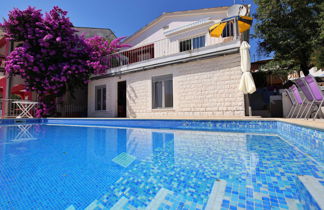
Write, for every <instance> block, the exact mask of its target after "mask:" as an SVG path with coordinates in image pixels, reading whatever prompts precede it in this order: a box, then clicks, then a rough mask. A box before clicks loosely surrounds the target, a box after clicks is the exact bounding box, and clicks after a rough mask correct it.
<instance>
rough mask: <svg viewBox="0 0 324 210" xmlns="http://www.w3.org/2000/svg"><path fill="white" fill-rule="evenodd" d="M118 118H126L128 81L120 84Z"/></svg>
mask: <svg viewBox="0 0 324 210" xmlns="http://www.w3.org/2000/svg"><path fill="white" fill-rule="evenodd" d="M117 89H118V90H117V91H118V95H117V96H118V99H117V101H118V102H117V103H118V117H126V81H122V82H118V87H117Z"/></svg>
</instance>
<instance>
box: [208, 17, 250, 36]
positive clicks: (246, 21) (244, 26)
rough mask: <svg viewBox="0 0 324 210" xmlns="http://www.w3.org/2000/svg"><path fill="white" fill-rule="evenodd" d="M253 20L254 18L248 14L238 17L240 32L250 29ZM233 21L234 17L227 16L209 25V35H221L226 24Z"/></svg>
mask: <svg viewBox="0 0 324 210" xmlns="http://www.w3.org/2000/svg"><path fill="white" fill-rule="evenodd" d="M252 20H253V18H252V17H248V16H239V17H237V24H238V28H239V32H240V33H243V32H244V31H247V30H249V29H250V27H251V25H252ZM231 21H233V18H231V19H229V18H225V19H223V20H222V22H220V23H216V24H214V25H212V26H211V27H209V35H210V36H211V37H220V36H221V35H222V33H223V30H224V28H225V27H226V25H227V24H228V23H229V22H231Z"/></svg>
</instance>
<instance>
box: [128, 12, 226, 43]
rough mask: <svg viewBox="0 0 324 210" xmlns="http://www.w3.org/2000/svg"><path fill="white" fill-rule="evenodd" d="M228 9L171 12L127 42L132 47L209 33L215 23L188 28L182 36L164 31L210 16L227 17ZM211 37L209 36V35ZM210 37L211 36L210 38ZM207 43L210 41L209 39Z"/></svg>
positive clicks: (214, 18) (213, 18)
mask: <svg viewBox="0 0 324 210" xmlns="http://www.w3.org/2000/svg"><path fill="white" fill-rule="evenodd" d="M226 12H227V10H226V9H225V8H224V9H223V10H219V9H215V10H208V11H207V10H206V11H202V12H198V13H197V12H195V11H193V12H192V13H183V14H181V13H179V14H170V15H165V16H162V17H161V18H160V19H159V20H158V21H156V22H154V24H152V25H150V26H149V27H147V28H145V30H143V31H141V32H140V33H138V34H135V35H134V36H133V37H130V38H129V40H126V43H127V44H130V45H131V46H132V48H136V47H140V46H143V45H147V44H151V43H154V42H157V41H160V40H164V39H168V40H170V41H171V42H172V41H175V40H179V39H181V38H185V37H189V38H190V36H197V35H200V34H206V35H207V34H208V27H209V26H211V25H212V24H213V23H210V24H208V25H207V26H206V25H204V26H203V27H198V31H197V30H196V29H194V31H192V29H189V30H186V31H185V32H183V33H182V35H180V36H182V37H177V38H174V37H172V36H171V37H170V36H168V37H167V36H165V35H164V32H165V31H168V30H172V29H175V28H178V27H181V26H184V25H188V24H191V23H194V22H196V21H198V20H201V19H205V18H210V19H212V20H220V19H222V18H225V17H226ZM165 26H168V28H167V29H164V27H165ZM208 37H209V36H208ZM208 39H210V37H209V38H208ZM213 39H214V42H215V41H217V38H213ZM207 43H210V41H208V42H207Z"/></svg>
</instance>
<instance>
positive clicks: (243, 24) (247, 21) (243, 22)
mask: <svg viewBox="0 0 324 210" xmlns="http://www.w3.org/2000/svg"><path fill="white" fill-rule="evenodd" d="M252 20H253V18H251V17H248V16H240V17H239V18H238V21H237V23H238V28H239V31H240V33H243V32H244V31H247V30H249V29H250V27H251V25H252Z"/></svg>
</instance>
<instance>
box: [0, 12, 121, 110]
mask: <svg viewBox="0 0 324 210" xmlns="http://www.w3.org/2000/svg"><path fill="white" fill-rule="evenodd" d="M66 15H67V12H66V11H63V10H62V9H60V8H59V7H54V8H53V9H52V10H51V11H50V12H48V13H45V15H43V14H42V13H41V10H37V9H35V8H33V7H28V8H27V9H26V10H19V9H14V10H12V11H10V12H9V17H8V20H4V23H3V24H2V27H3V28H4V30H5V32H6V36H7V37H8V38H9V39H10V40H13V41H15V42H18V43H21V44H20V45H19V46H18V47H16V48H15V49H14V50H13V51H12V52H11V53H10V55H9V56H8V57H7V58H6V63H5V70H6V72H8V73H10V74H13V75H20V76H21V77H22V78H23V79H24V81H25V84H26V86H27V90H29V91H34V92H36V93H37V94H38V100H39V102H40V108H39V110H38V111H37V114H38V116H46V115H49V114H52V113H53V111H54V109H55V99H56V97H60V96H62V95H63V94H65V92H66V91H67V90H70V91H73V89H75V88H78V87H83V86H85V85H86V84H87V83H88V80H89V77H90V75H92V74H98V73H102V72H103V71H104V70H106V69H107V68H109V62H108V61H106V60H105V59H104V58H105V57H106V56H107V55H108V54H110V53H113V52H116V51H118V50H119V49H121V48H123V47H125V45H122V44H121V41H122V39H123V38H118V39H116V40H114V41H112V42H111V43H109V42H108V41H106V40H104V38H101V37H93V38H90V39H84V38H83V37H82V36H78V35H77V34H76V33H75V32H76V31H75V30H74V29H73V25H72V23H71V22H70V20H69V18H67V17H66Z"/></svg>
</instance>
